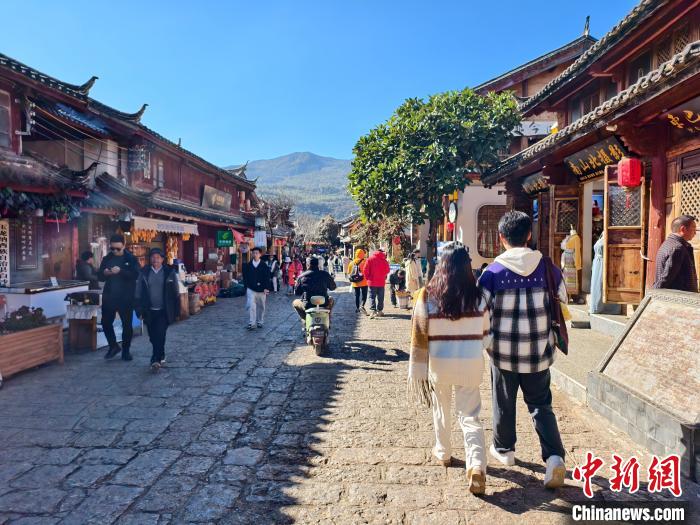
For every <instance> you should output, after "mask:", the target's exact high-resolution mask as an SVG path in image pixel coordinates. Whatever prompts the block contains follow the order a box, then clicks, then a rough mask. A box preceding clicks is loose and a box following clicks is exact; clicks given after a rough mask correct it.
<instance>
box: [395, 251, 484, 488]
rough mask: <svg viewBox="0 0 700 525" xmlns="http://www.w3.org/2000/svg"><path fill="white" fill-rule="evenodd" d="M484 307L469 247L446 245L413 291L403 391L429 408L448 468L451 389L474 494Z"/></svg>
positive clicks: (480, 465) (480, 483)
mask: <svg viewBox="0 0 700 525" xmlns="http://www.w3.org/2000/svg"><path fill="white" fill-rule="evenodd" d="M484 307H485V305H484V304H483V300H482V298H481V295H480V293H479V290H478V288H477V286H476V281H475V279H474V274H473V273H472V267H471V259H470V258H469V251H468V250H467V249H466V248H465V247H464V246H463V245H461V244H458V243H450V244H448V245H447V246H446V247H445V249H444V251H443V253H442V256H441V257H440V261H439V264H438V266H437V269H436V271H435V275H434V276H433V278H432V279H431V280H430V283H428V285H427V286H426V287H425V288H421V289H420V290H419V291H418V294H417V298H416V303H415V308H414V311H413V333H412V337H411V358H410V362H409V369H408V393H409V397H410V398H412V399H414V400H416V401H418V402H420V403H422V404H423V405H425V406H428V407H431V408H432V410H433V424H434V427H435V447H433V455H434V456H435V459H436V460H437V461H438V462H439V463H440V464H441V465H444V466H445V467H449V466H450V464H451V462H452V456H451V451H452V444H451V443H450V435H451V428H452V424H451V420H450V419H451V418H450V413H451V408H452V391H453V390H454V394H455V412H456V415H457V421H458V422H459V425H460V427H461V428H462V432H463V433H464V449H465V452H466V468H467V472H466V475H467V483H468V487H469V490H470V492H472V493H473V494H483V493H484V492H485V490H486V454H485V445H484V429H483V427H482V426H481V422H480V421H479V411H480V410H481V395H480V393H479V385H480V384H481V380H482V378H483V375H484V357H483V348H484V346H485V339H486V337H487V334H488V329H489V321H488V314H487V313H486V312H485V311H484Z"/></svg>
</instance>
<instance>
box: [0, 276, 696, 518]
mask: <svg viewBox="0 0 700 525" xmlns="http://www.w3.org/2000/svg"><path fill="white" fill-rule="evenodd" d="M347 291H348V290H347V289H346V288H342V289H341V290H340V291H339V293H338V294H337V297H338V298H339V301H338V306H337V309H336V311H335V314H334V326H333V343H332V349H331V352H330V354H329V356H327V357H317V356H315V355H314V353H313V351H312V350H311V349H310V348H308V347H307V346H305V345H303V344H302V338H301V333H300V326H299V324H298V321H297V320H296V318H295V314H294V313H293V312H292V310H291V307H290V304H289V303H290V300H289V298H287V297H284V296H281V295H279V296H271V298H270V301H269V309H268V313H269V315H268V318H267V323H266V326H265V328H264V329H262V330H257V331H255V332H253V333H248V332H246V331H245V330H244V329H243V325H244V321H245V312H244V310H243V300H242V299H241V298H239V299H227V300H222V301H220V302H219V303H218V304H217V305H216V306H214V307H210V308H207V309H205V311H204V312H202V313H201V314H200V315H199V316H197V317H194V318H192V319H190V320H188V321H186V322H183V323H179V324H177V325H175V326H174V327H172V328H171V330H170V331H169V334H168V336H169V344H168V349H169V350H168V366H167V368H165V369H164V370H162V371H161V373H160V374H158V375H152V374H151V373H150V372H149V371H148V370H147V369H148V366H147V364H148V358H149V355H150V351H149V349H148V345H147V341H145V338H137V340H136V341H135V344H134V347H133V352H134V354H135V356H136V358H135V360H134V361H133V362H131V363H125V362H122V361H121V360H119V359H117V360H114V361H105V360H104V359H102V355H101V354H100V355H98V354H94V353H86V354H81V355H68V356H67V358H66V363H65V365H63V366H58V365H50V366H45V367H43V368H41V369H39V370H35V371H30V372H28V373H25V374H22V375H20V376H17V377H15V378H12V379H10V380H8V381H7V382H6V386H5V387H4V389H3V390H2V391H0V524H4V523H6V522H7V523H22V524H28V523H33V524H39V523H41V524H53V523H65V524H79V525H82V524H88V523H98V524H109V523H118V524H122V525H126V524H146V525H147V524H165V523H188V522H205V523H256V524H258V525H261V524H267V523H288V522H298V523H421V524H422V523H440V524H452V523H455V524H467V523H498V524H501V523H521V524H522V523H538V524H539V523H560V522H563V521H564V514H562V513H566V512H567V508H568V504H569V502H571V501H576V500H581V499H582V498H581V488H580V485H579V484H578V483H575V482H573V481H571V482H569V483H568V484H567V486H566V487H564V488H563V489H561V490H559V491H556V492H550V491H547V490H545V489H543V488H542V477H543V467H542V464H541V461H540V460H539V457H538V456H539V447H538V445H537V443H536V441H537V440H536V435H535V434H534V431H533V429H532V427H531V425H530V423H529V419H528V416H527V412H526V410H525V407H524V405H522V404H520V405H519V411H520V412H519V428H518V432H519V441H518V452H517V456H518V462H517V465H516V466H515V467H513V468H504V467H499V466H497V465H495V464H490V465H489V477H488V491H487V494H486V496H485V497H483V498H476V497H473V496H471V495H469V494H468V493H467V492H466V491H465V480H464V473H463V457H464V451H463V450H460V449H459V447H456V451H455V456H456V458H457V459H458V461H457V464H456V465H455V466H453V467H452V468H444V467H442V466H437V465H435V464H433V463H432V461H431V458H430V447H431V446H432V444H433V434H432V427H431V418H430V414H429V413H428V412H427V411H426V410H424V409H421V408H418V407H414V406H412V405H410V404H409V403H408V402H407V401H406V398H405V386H404V384H405V383H404V378H405V374H406V370H407V360H408V354H407V351H408V341H409V336H410V334H409V332H410V320H409V316H408V314H407V313H404V312H400V311H398V310H395V309H392V308H391V307H389V308H387V314H388V315H387V316H386V317H384V318H381V319H376V320H371V319H369V318H366V317H364V316H361V317H357V316H356V314H355V313H354V305H353V304H352V296H351V294H349V293H346V292H347ZM482 388H483V392H482V398H483V413H482V416H483V419H484V422H485V426H486V429H487V440H488V439H490V402H489V392H488V382H487V381H485V382H484V384H483V385H482ZM555 409H556V412H557V415H558V418H559V422H560V426H561V429H562V433H563V439H564V442H565V445H566V447H567V451H568V453H569V457H568V458H567V464H568V465H569V467H572V466H573V465H575V464H576V463H578V462H580V461H581V460H582V457H583V455H584V454H585V451H587V450H589V449H593V450H594V451H595V452H596V453H597V454H598V455H599V456H602V457H604V458H607V460H608V461H610V454H611V453H612V452H613V451H614V452H617V453H620V454H621V455H622V456H626V457H628V456H631V455H633V454H634V455H637V456H638V457H640V458H641V459H642V465H647V464H648V463H647V460H648V457H647V456H646V454H645V453H643V452H642V451H640V450H639V449H638V447H636V446H635V445H634V444H633V443H632V442H631V441H630V440H629V439H627V438H626V437H624V436H623V435H620V434H617V433H615V432H613V431H611V430H610V429H609V428H608V425H607V424H606V423H605V422H604V421H603V420H602V419H600V418H598V417H597V416H595V415H593V414H592V413H591V412H590V411H589V410H588V409H586V408H582V407H580V406H578V405H576V404H574V403H573V402H572V401H570V400H569V398H567V397H566V396H565V395H564V394H561V393H558V392H556V393H555ZM453 442H454V443H455V444H457V443H460V439H459V436H458V434H457V433H455V434H454V440H453ZM460 461H462V463H461V464H460ZM460 465H461V466H460ZM605 470H606V472H603V474H604V475H608V474H609V472H607V471H608V469H607V468H606V469H605ZM595 483H596V491H597V492H596V500H598V501H608V500H615V499H617V497H618V496H616V495H615V494H614V493H611V492H610V491H609V490H607V480H605V479H603V478H596V480H595ZM684 488H685V493H684V495H686V496H688V495H690V496H691V497H692V498H694V499H695V501H697V496H698V488H697V485H692V484H689V483H685V485H684ZM641 492H645V484H643V487H642V490H641V491H640V493H641ZM694 504H695V503H694Z"/></svg>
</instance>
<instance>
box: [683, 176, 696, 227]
mask: <svg viewBox="0 0 700 525" xmlns="http://www.w3.org/2000/svg"><path fill="white" fill-rule="evenodd" d="M681 214H682V215H692V216H693V217H700V171H689V172H686V173H681Z"/></svg>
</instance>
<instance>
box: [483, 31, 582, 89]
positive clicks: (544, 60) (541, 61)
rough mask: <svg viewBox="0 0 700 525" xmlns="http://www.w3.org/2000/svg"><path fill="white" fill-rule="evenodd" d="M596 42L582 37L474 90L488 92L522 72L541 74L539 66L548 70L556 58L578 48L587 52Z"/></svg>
mask: <svg viewBox="0 0 700 525" xmlns="http://www.w3.org/2000/svg"><path fill="white" fill-rule="evenodd" d="M595 41H596V39H595V38H593V37H592V36H589V35H582V36H580V37H578V38H577V39H576V40H573V41H571V42H569V43H568V44H566V45H563V46H561V47H560V48H558V49H555V50H554V51H550V52H549V53H546V54H544V55H542V56H539V57H537V58H535V59H533V60H530V61H529V62H526V63H524V64H522V65H520V66H518V67H515V68H513V69H511V70H510V71H506V72H505V73H503V74H501V75H499V76H497V77H495V78H492V79H490V80H487V81H486V82H483V83H481V84H479V85H478V86H475V87H474V88H473V89H474V91H477V92H478V91H484V90H488V89H489V87H490V86H492V85H493V84H496V83H498V82H500V81H501V80H505V79H506V78H508V77H509V76H511V75H514V74H516V73H519V72H521V71H526V70H528V69H533V70H535V71H533V73H532V74H533V75H536V74H537V73H538V72H539V70H538V69H537V68H538V66H542V69H548V68H550V67H552V64H551V63H550V61H551V60H552V59H554V58H555V57H557V55H562V54H566V53H567V51H574V50H576V48H578V47H580V48H581V52H582V51H585V50H586V49H588V48H589V47H590V46H591V45H593V44H594V43H595ZM581 52H579V53H578V54H580V53H581ZM573 56H576V55H573Z"/></svg>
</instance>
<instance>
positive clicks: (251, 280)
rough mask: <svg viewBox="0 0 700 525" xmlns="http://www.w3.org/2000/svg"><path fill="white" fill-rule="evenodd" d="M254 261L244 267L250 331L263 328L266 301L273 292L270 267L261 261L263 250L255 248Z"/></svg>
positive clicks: (253, 252)
mask: <svg viewBox="0 0 700 525" xmlns="http://www.w3.org/2000/svg"><path fill="white" fill-rule="evenodd" d="M251 255H252V256H253V260H252V261H250V262H249V263H246V264H244V265H243V284H245V287H246V298H247V300H248V303H247V308H248V313H249V315H250V322H249V323H248V330H253V329H254V328H255V327H256V326H257V327H258V328H262V327H263V321H264V320H265V301H266V299H267V295H268V294H269V293H270V290H272V276H271V275H270V267H269V266H268V265H267V264H265V262H264V261H263V260H262V259H261V256H262V249H260V248H257V247H256V248H253V249H252V251H251Z"/></svg>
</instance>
